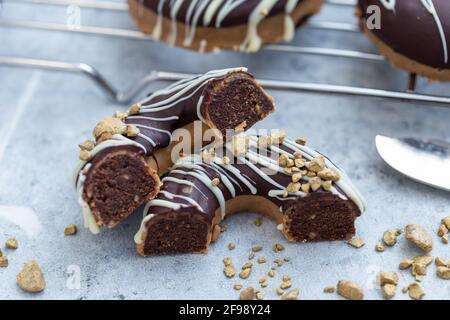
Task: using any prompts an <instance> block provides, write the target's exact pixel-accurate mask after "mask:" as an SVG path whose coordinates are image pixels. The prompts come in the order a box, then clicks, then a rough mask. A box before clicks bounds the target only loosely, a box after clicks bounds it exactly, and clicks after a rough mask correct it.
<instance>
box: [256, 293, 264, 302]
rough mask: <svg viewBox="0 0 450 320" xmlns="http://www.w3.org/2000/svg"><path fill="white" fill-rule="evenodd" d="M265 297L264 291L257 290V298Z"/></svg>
mask: <svg viewBox="0 0 450 320" xmlns="http://www.w3.org/2000/svg"><path fill="white" fill-rule="evenodd" d="M262 299H264V293H262V292H261V291H257V292H256V300H262Z"/></svg>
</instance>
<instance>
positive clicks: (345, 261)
mask: <svg viewBox="0 0 450 320" xmlns="http://www.w3.org/2000/svg"><path fill="white" fill-rule="evenodd" d="M66 9H67V8H66V7H51V6H43V5H30V4H22V3H13V2H12V1H11V0H8V1H4V4H3V6H2V11H1V12H0V14H1V19H6V18H7V19H12V18H14V19H30V20H38V21H50V22H57V23H65V22H66V20H67V17H68V13H67V11H66ZM81 14H82V15H81V18H82V24H84V25H97V26H112V27H121V28H130V29H133V28H134V26H133V24H132V21H131V19H130V18H129V17H128V15H127V14H126V13H124V12H103V11H96V10H89V9H82V10H81ZM314 19H317V20H327V21H342V22H351V23H354V22H355V18H354V17H353V10H352V9H351V8H349V7H336V6H331V5H329V6H327V7H326V8H325V9H324V10H323V12H322V14H321V15H320V16H318V17H316V18H314ZM295 42H296V43H297V44H301V45H305V46H324V47H332V48H344V49H357V50H363V51H366V52H374V48H373V46H372V45H371V44H370V43H369V42H368V40H367V39H366V38H365V37H364V36H363V35H361V34H357V33H343V32H333V31H320V30H313V29H309V28H304V29H302V30H300V31H299V32H298V33H297V36H296V40H295ZM0 55H6V56H13V55H14V56H19V57H24V58H29V57H34V58H41V59H56V60H61V61H72V62H86V63H89V64H92V65H93V66H95V67H97V68H98V69H99V70H100V71H101V72H102V73H103V74H104V75H105V76H107V77H108V79H110V80H111V82H112V83H113V84H114V85H115V86H117V87H118V88H124V89H125V88H129V87H130V86H132V85H133V83H134V82H135V81H137V80H138V79H140V78H141V77H142V76H144V75H145V74H146V73H148V72H149V71H151V70H167V71H182V72H194V73H200V72H205V71H207V70H209V69H212V68H223V67H231V66H247V67H249V69H250V71H251V72H253V73H254V74H255V75H256V76H257V77H259V78H268V79H289V80H299V81H310V82H320V83H333V84H351V85H360V86H373V87H377V88H387V89H395V90H403V89H404V88H405V87H406V80H407V75H406V74H405V73H402V72H400V71H397V70H394V69H392V68H390V67H389V66H388V65H383V64H381V65H380V64H373V63H366V62H362V61H352V60H348V59H339V58H327V57H317V56H307V55H296V54H284V55H280V54H276V53H273V52H268V51H262V52H260V53H258V54H254V55H245V54H238V53H229V52H223V53H220V54H210V55H202V54H197V53H192V52H187V51H184V50H180V49H173V48H169V47H167V46H165V45H163V44H158V43H151V42H148V41H141V40H124V39H117V38H115V39H113V38H104V37H100V36H88V35H79V34H66V33H63V32H48V31H31V30H22V29H9V28H0ZM0 84H1V86H0V243H3V242H4V240H6V239H7V238H8V237H9V236H15V237H17V239H18V240H19V243H20V247H19V249H18V250H16V251H14V252H13V251H10V250H5V249H4V248H3V247H1V248H2V250H3V251H4V252H5V253H6V254H7V255H8V257H9V261H10V265H9V267H8V268H7V269H0V282H1V289H0V298H3V299H12V298H19V299H53V298H56V299H236V298H237V297H238V292H236V291H234V290H233V289H232V287H233V285H234V284H235V283H242V284H243V285H245V286H247V285H252V286H254V287H259V285H258V279H259V278H260V277H261V276H262V275H264V274H265V273H266V272H267V271H268V270H269V268H270V267H271V266H272V261H273V260H274V259H275V257H276V256H280V257H284V255H289V256H290V257H291V261H290V262H288V263H285V265H283V266H282V267H281V268H278V269H277V270H276V273H277V277H276V278H275V279H270V280H269V287H267V288H266V289H264V290H263V291H264V292H265V294H266V298H271V299H277V298H278V297H277V295H276V294H275V288H276V286H277V285H279V284H280V283H281V276H282V275H283V274H288V275H290V276H291V277H292V279H293V284H294V287H298V288H300V298H301V299H339V297H338V296H337V295H336V294H324V293H322V290H323V288H324V287H325V286H329V285H334V284H336V282H337V281H338V280H339V279H351V280H354V281H356V282H357V283H359V284H360V285H361V286H362V287H363V288H364V291H365V294H366V297H367V298H370V299H380V298H381V294H380V291H379V290H378V289H377V287H376V286H375V285H374V282H373V281H374V277H375V275H376V273H377V272H378V271H380V270H385V271H388V270H397V265H398V262H399V261H400V259H403V258H408V257H413V256H414V255H416V254H418V253H419V251H418V250H417V249H415V248H414V247H412V246H411V245H410V244H409V243H407V242H406V240H405V239H404V238H403V237H401V238H400V240H399V243H398V244H397V245H396V246H395V247H394V248H388V249H387V250H386V251H385V252H384V253H376V252H375V251H374V246H375V244H376V243H377V242H378V241H379V239H380V236H381V235H382V232H383V231H384V230H386V229H388V228H396V227H402V226H403V225H405V224H407V223H419V224H421V225H423V226H424V227H426V228H427V229H428V230H429V231H430V232H433V237H434V241H435V248H434V250H433V252H432V254H433V255H436V256H437V255H439V256H442V257H444V258H446V259H450V247H449V246H448V245H447V246H446V245H444V244H442V243H440V241H439V239H438V237H437V236H436V235H435V231H436V230H437V227H438V225H439V221H440V219H441V218H442V217H443V216H445V215H448V214H450V194H449V193H446V192H443V191H438V190H435V189H432V188H429V187H427V186H423V185H421V184H418V183H416V182H413V181H410V180H408V179H406V178H404V177H402V176H401V175H399V174H397V173H396V172H394V171H393V170H392V169H390V168H389V167H387V166H386V165H385V164H384V163H383V161H382V160H381V159H380V158H379V156H378V155H377V152H376V149H375V145H374V137H375V135H376V134H377V133H382V134H386V135H391V136H423V137H430V138H431V137H435V138H443V139H448V140H450V131H449V128H450V127H449V123H450V109H444V108H437V107H433V106H426V105H415V104H411V103H405V102H395V101H388V100H376V99H367V98H359V97H343V96H331V95H319V94H307V93H289V92H281V91H271V92H270V93H271V94H272V95H273V96H274V97H275V98H276V101H277V105H278V111H277V112H276V113H275V114H274V115H272V116H271V117H269V118H267V119H266V120H264V121H263V122H261V123H260V124H259V125H258V127H259V128H283V129H285V130H286V131H287V132H288V134H289V135H291V136H307V137H308V139H309V140H308V141H309V145H310V146H314V147H315V148H317V149H318V150H320V151H322V152H324V153H325V154H327V155H329V156H330V157H331V158H332V159H333V160H334V161H336V162H337V163H338V164H340V165H341V166H342V167H343V168H345V169H346V170H347V171H348V173H349V175H350V176H351V178H353V180H354V182H355V184H356V185H357V186H358V187H359V188H360V189H361V191H362V193H363V194H364V195H365V196H366V198H367V201H368V204H369V209H368V210H367V212H366V213H365V214H364V215H363V216H362V217H361V218H359V219H358V221H357V227H358V231H357V232H358V235H360V236H362V237H364V238H365V239H366V241H367V244H366V246H365V247H363V248H361V249H358V250H357V249H354V248H351V247H350V246H349V245H347V244H346V243H344V242H333V243H330V242H324V243H314V244H287V243H286V241H285V240H284V238H283V237H282V235H281V234H280V233H279V232H278V231H277V230H276V228H275V223H273V222H271V221H269V220H268V219H264V221H263V225H262V226H261V227H260V228H257V227H255V226H254V224H253V221H254V220H255V218H256V217H257V215H256V214H241V215H238V216H234V217H232V218H230V219H227V220H226V221H224V223H223V224H224V226H226V228H227V229H226V232H225V233H223V234H222V237H221V239H220V241H218V242H217V243H216V244H214V245H212V246H211V249H210V252H209V254H207V255H178V256H167V257H155V258H147V259H145V258H141V257H138V256H137V255H136V253H135V251H134V243H133V235H134V233H135V232H136V230H137V229H138V226H139V222H140V213H137V214H135V215H134V216H133V217H131V218H130V219H128V220H127V221H126V222H125V223H123V224H122V225H121V226H120V227H118V228H116V229H113V230H106V231H104V232H102V233H101V234H100V235H97V236H94V235H91V234H90V233H89V231H87V230H85V229H83V228H80V231H79V233H78V235H76V236H74V237H64V235H63V230H64V227H65V226H66V225H67V224H69V223H76V224H77V225H78V226H80V227H81V226H82V218H81V215H80V212H79V208H78V206H77V201H76V196H75V192H74V190H73V187H72V185H71V183H70V177H71V173H72V169H73V167H74V164H75V161H76V159H77V152H78V150H77V147H76V146H77V143H79V142H80V141H83V140H84V139H86V138H88V137H89V135H90V132H91V130H92V128H93V126H94V125H95V123H96V122H97V120H99V119H100V118H101V117H102V116H105V115H109V114H111V113H112V112H113V111H115V110H117V109H124V108H125V106H121V105H115V104H112V103H109V102H108V101H107V100H106V99H105V98H104V96H103V95H102V93H101V92H100V91H99V90H98V89H97V88H96V87H95V86H94V85H93V84H92V83H91V82H90V81H89V80H88V79H86V78H84V77H82V76H77V75H69V74H64V73H55V72H47V71H40V70H32V69H27V70H25V69H16V68H6V67H0ZM163 85H164V84H162V83H155V84H154V85H152V88H149V90H151V89H154V88H157V87H161V86H163ZM449 89H450V86H449V85H442V84H430V83H427V82H426V81H425V80H423V79H421V80H420V82H419V91H421V92H430V93H436V94H449ZM229 242H234V243H236V245H237V248H236V249H235V250H234V251H231V252H230V251H228V249H227V244H228V243H229ZM275 242H281V243H283V244H284V245H285V246H286V250H285V251H284V252H283V253H282V254H278V255H276V254H275V253H273V252H272V251H271V250H270V248H271V246H272V244H273V243H275ZM254 244H261V245H263V246H264V251H263V252H262V255H264V256H265V257H266V259H267V261H268V262H267V263H266V264H264V265H257V264H256V266H255V267H254V270H253V273H252V275H251V277H250V278H249V280H245V281H244V280H241V279H239V278H235V279H232V280H230V279H227V278H225V277H224V275H223V273H222V268H223V266H222V259H223V258H224V257H226V256H230V257H232V258H233V260H234V263H235V265H236V266H240V265H242V264H243V263H244V262H245V261H246V257H247V255H248V252H249V250H250V247H251V246H252V245H254ZM29 259H35V260H37V261H38V262H39V264H40V265H41V267H42V269H43V270H44V272H45V276H46V281H47V287H46V289H45V291H44V292H43V293H40V294H34V295H30V294H27V293H24V292H22V291H21V290H20V289H19V288H18V286H17V285H16V282H15V276H16V273H17V272H18V271H19V270H20V268H21V266H22V265H23V263H24V262H25V261H27V260H29ZM399 274H400V286H399V290H398V293H397V296H396V298H398V299H402V298H406V299H408V297H407V295H404V294H402V293H401V292H400V289H401V287H403V286H404V285H406V284H408V283H410V282H412V281H413V278H412V276H411V275H410V273H409V271H401V272H399ZM78 280H79V281H78ZM78 285H79V286H78ZM422 286H423V288H424V290H425V291H426V296H425V298H426V299H449V298H450V281H447V282H446V281H444V280H440V279H438V278H437V277H436V275H435V267H434V265H433V266H430V267H429V269H428V275H427V276H426V278H425V280H424V281H423V283H422Z"/></svg>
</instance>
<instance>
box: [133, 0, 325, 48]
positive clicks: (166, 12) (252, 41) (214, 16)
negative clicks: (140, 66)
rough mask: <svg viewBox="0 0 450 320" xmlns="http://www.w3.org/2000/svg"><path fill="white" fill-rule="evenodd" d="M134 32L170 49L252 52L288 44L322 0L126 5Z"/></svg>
mask: <svg viewBox="0 0 450 320" xmlns="http://www.w3.org/2000/svg"><path fill="white" fill-rule="evenodd" d="M128 3H129V6H130V12H131V15H132V16H133V18H134V20H135V21H136V23H137V25H138V26H139V28H140V29H141V30H142V31H143V32H145V33H149V34H151V35H152V37H153V38H154V39H155V40H161V41H164V42H167V43H169V44H170V45H173V46H178V47H182V48H186V49H191V50H196V51H201V52H206V51H215V50H219V49H231V50H236V51H244V52H255V51H258V50H259V49H260V48H261V46H262V45H263V44H264V43H272V42H278V41H282V40H285V41H290V40H292V38H293V37H294V33H295V28H296V26H298V25H300V24H301V23H302V22H304V21H305V20H306V19H307V18H308V17H310V16H311V15H313V14H315V13H317V12H318V11H319V10H320V8H321V6H322V4H323V3H324V0H211V1H198V0H175V1H169V0H128Z"/></svg>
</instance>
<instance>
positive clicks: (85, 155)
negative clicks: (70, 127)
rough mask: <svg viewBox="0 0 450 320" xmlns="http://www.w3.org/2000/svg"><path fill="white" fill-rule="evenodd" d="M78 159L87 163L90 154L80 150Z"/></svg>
mask: <svg viewBox="0 0 450 320" xmlns="http://www.w3.org/2000/svg"><path fill="white" fill-rule="evenodd" d="M79 159H80V160H82V161H89V159H91V153H90V152H89V151H87V150H80V155H79Z"/></svg>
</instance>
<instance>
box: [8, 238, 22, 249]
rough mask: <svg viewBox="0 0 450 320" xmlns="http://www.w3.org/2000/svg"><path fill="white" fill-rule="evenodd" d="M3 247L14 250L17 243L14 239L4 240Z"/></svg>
mask: <svg viewBox="0 0 450 320" xmlns="http://www.w3.org/2000/svg"><path fill="white" fill-rule="evenodd" d="M5 246H6V248H8V249H12V250H16V249H17V248H18V247H19V242H17V240H16V239H15V238H10V239H8V240H6V243H5Z"/></svg>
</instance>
